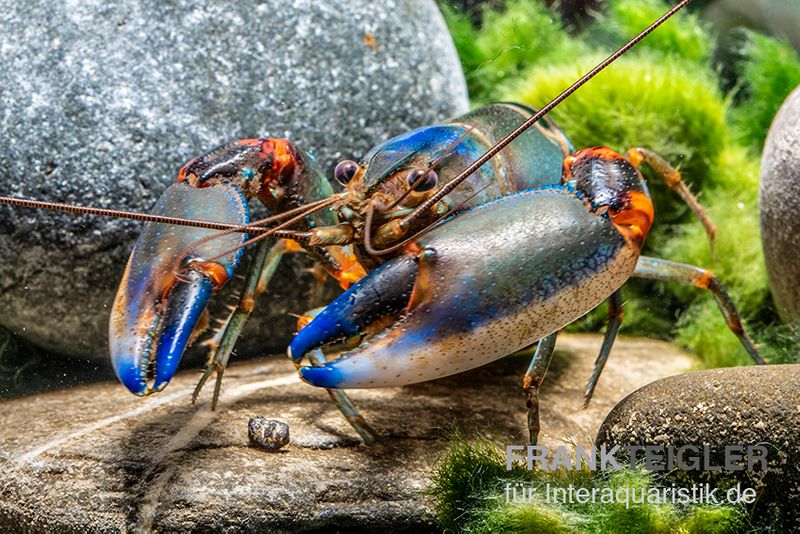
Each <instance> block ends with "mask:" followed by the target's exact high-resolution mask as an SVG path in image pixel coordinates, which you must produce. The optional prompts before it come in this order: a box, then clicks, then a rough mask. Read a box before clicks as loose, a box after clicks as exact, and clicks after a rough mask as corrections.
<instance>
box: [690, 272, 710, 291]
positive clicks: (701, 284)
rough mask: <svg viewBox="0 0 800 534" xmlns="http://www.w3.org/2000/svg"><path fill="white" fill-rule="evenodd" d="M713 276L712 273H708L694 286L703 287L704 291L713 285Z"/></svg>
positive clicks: (696, 281)
mask: <svg viewBox="0 0 800 534" xmlns="http://www.w3.org/2000/svg"><path fill="white" fill-rule="evenodd" d="M713 276H714V275H713V274H712V273H711V271H706V272H704V273H703V275H702V276H701V277H700V278H698V279H697V280H695V281H694V285H695V286H697V287H701V288H703V289H707V288H708V286H709V285H710V284H711V278H712V277H713Z"/></svg>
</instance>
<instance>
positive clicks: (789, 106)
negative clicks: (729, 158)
mask: <svg viewBox="0 0 800 534" xmlns="http://www.w3.org/2000/svg"><path fill="white" fill-rule="evenodd" d="M759 209H760V211H761V241H762V244H763V246H764V259H765V261H766V263H767V274H768V275H769V285H770V289H772V296H773V298H774V299H775V304H776V305H777V307H778V311H779V313H780V314H781V317H782V318H783V320H784V321H798V320H800V284H798V283H797V280H800V253H798V251H800V88H797V89H795V90H794V92H793V93H792V94H791V95H789V97H788V98H787V99H786V102H784V103H783V106H782V107H781V109H780V111H778V114H777V115H776V116H775V120H774V121H773V122H772V126H771V127H770V130H769V135H767V141H766V143H765V144H764V154H763V156H762V159H761V184H760V190H759Z"/></svg>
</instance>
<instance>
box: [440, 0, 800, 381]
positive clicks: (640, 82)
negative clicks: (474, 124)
mask: <svg viewBox="0 0 800 534" xmlns="http://www.w3.org/2000/svg"><path fill="white" fill-rule="evenodd" d="M667 6H668V4H667V3H665V2H662V1H661V0H612V1H610V2H608V3H607V4H606V10H605V13H604V14H603V15H601V16H600V18H598V20H597V21H596V22H595V23H594V24H590V25H589V26H588V28H587V29H586V31H584V32H583V33H580V34H577V35H576V34H574V33H570V32H569V31H566V30H565V29H563V28H561V27H560V25H559V23H558V22H557V18H556V17H555V16H554V15H553V13H551V12H550V11H548V10H547V9H546V8H544V7H542V6H541V4H540V3H539V2H538V1H537V0H513V1H512V2H509V4H508V7H507V9H506V10H504V11H502V12H487V13H484V16H483V20H484V24H483V26H482V27H481V28H475V27H474V26H473V25H472V24H471V23H470V22H469V21H468V20H467V19H466V18H464V17H459V16H458V15H457V14H455V13H451V15H450V16H448V21H449V22H450V24H451V28H453V31H454V35H455V39H456V43H457V46H458V48H459V51H460V53H461V55H462V61H464V67H465V71H466V74H467V77H468V80H469V84H470V91H471V95H472V98H473V102H474V103H475V104H476V105H477V104H480V103H484V102H486V101H490V100H516V101H521V102H524V103H527V104H530V105H533V106H542V105H544V104H545V103H546V102H548V101H549V100H550V99H551V98H552V97H554V96H555V95H557V94H558V93H559V92H560V91H561V90H563V89H564V88H566V87H567V86H569V85H570V84H571V83H572V82H574V81H575V80H576V79H577V78H578V77H579V76H580V75H581V74H583V73H585V72H586V71H587V70H588V69H590V68H591V67H593V66H594V65H595V64H596V63H597V62H598V61H599V60H600V59H602V58H603V57H605V56H606V55H607V54H608V53H609V51H610V50H612V49H613V48H616V47H617V46H619V45H621V44H622V43H623V42H625V40H627V39H628V38H630V37H631V36H633V35H635V34H636V33H637V32H639V31H640V30H641V29H642V28H644V27H645V26H646V25H647V24H648V23H650V22H651V21H652V20H654V19H655V18H657V17H658V16H660V15H661V14H662V13H663V12H664V11H665V10H666V8H667ZM716 47H717V42H716V39H715V37H714V36H713V34H712V33H711V32H710V31H709V30H708V29H707V28H706V27H704V25H703V24H702V23H701V22H700V20H699V18H698V17H697V16H696V15H694V14H691V13H686V12H682V13H679V14H678V15H677V16H676V17H675V19H673V20H671V21H669V22H667V23H666V24H665V25H663V26H662V27H661V28H659V29H658V30H656V31H655V32H653V33H652V34H651V35H650V36H648V37H647V38H646V39H645V40H644V41H643V42H642V43H641V44H640V45H639V46H638V47H637V48H636V49H635V50H634V51H632V52H631V53H630V54H628V55H627V56H626V57H624V58H622V59H621V60H619V61H618V62H617V63H616V64H615V65H613V66H611V67H610V68H609V69H608V70H606V71H605V72H603V73H601V74H600V75H599V76H598V77H597V78H595V79H594V80H592V81H590V82H589V83H588V84H586V85H585V86H584V87H582V88H581V89H579V90H578V91H577V92H576V93H575V94H573V95H572V96H571V97H570V98H569V99H567V100H566V101H565V102H564V103H562V104H561V105H560V106H559V107H558V108H556V109H555V110H554V111H553V113H552V116H553V118H554V119H555V120H556V121H557V123H558V124H559V125H560V126H561V127H562V129H563V130H564V131H565V132H566V133H567V135H569V136H570V137H571V138H572V140H573V142H574V144H575V146H576V147H579V148H580V147H587V146H595V145H607V146H610V147H612V148H614V149H616V150H618V151H624V150H626V149H627V148H629V147H631V146H643V147H647V148H650V149H652V150H655V151H656V152H658V153H660V154H661V155H662V156H664V157H665V158H666V159H667V160H668V161H670V162H671V163H673V164H674V165H676V166H678V167H679V168H680V169H681V172H682V175H683V177H684V180H685V181H686V182H687V183H688V184H689V185H690V187H691V189H692V190H693V191H695V192H697V193H698V194H699V195H700V200H701V202H702V203H703V205H704V206H705V207H706V208H707V210H708V212H709V213H710V215H711V217H712V219H713V220H714V222H715V223H716V225H717V229H718V232H717V254H716V257H712V256H711V253H710V249H709V243H708V239H707V238H706V236H705V234H704V229H703V227H702V226H701V225H700V224H699V222H698V221H696V220H695V218H694V217H693V214H692V213H691V212H690V210H689V209H688V208H687V207H686V206H685V205H683V203H682V202H681V201H680V199H679V198H678V197H677V195H675V193H673V192H672V191H670V190H669V189H668V188H667V187H666V186H665V185H664V184H662V183H661V182H660V180H659V179H658V178H657V177H655V176H653V175H652V174H651V173H649V170H648V169H647V168H646V167H645V168H643V171H644V173H645V176H646V177H647V178H648V184H649V187H650V190H651V193H652V195H653V199H654V202H655V207H656V222H655V225H654V227H653V229H652V231H651V233H650V236H649V237H648V241H647V244H646V248H645V253H646V254H649V255H652V256H657V257H662V258H666V259H670V260H674V261H680V262H684V263H691V264H694V265H699V266H703V267H707V268H710V269H712V270H713V271H714V272H715V273H716V274H717V276H718V278H719V279H720V280H721V281H722V282H723V284H724V285H725V286H726V287H727V288H728V290H729V293H730V294H731V296H732V298H733V299H734V301H735V302H736V303H737V305H738V307H739V310H740V311H741V312H742V315H743V316H744V317H745V319H747V320H748V323H747V327H748V330H749V331H750V332H751V334H752V335H753V337H754V338H756V339H757V340H759V341H761V343H762V350H763V351H764V352H765V353H774V354H775V355H776V356H775V358H778V359H781V361H784V360H786V359H787V358H790V357H789V356H788V355H789V354H791V353H792V351H793V348H792V347H800V336H794V335H789V334H786V333H785V332H783V333H778V334H776V333H775V332H778V330H776V329H777V328H778V325H777V322H778V321H777V315H776V313H775V310H774V304H773V303H772V300H771V298H770V296H769V290H768V285H767V278H766V273H765V268H764V260H763V256H762V251H761V244H760V237H759V232H758V229H759V217H758V168H759V160H760V158H759V156H758V154H757V153H756V151H757V150H759V149H760V146H761V143H762V142H763V139H764V136H765V135H766V131H767V128H768V126H769V124H770V122H771V120H772V117H773V116H774V113H775V111H776V110H777V109H778V107H779V106H780V104H781V103H782V101H783V99H784V98H785V96H786V95H787V94H788V93H789V91H790V90H791V89H792V88H793V87H794V86H796V85H797V84H799V83H800V61H799V60H798V57H797V54H796V53H795V52H794V51H792V50H791V49H790V48H789V46H788V45H787V44H785V43H784V42H782V41H777V40H775V39H772V38H769V37H765V36H761V35H757V34H750V36H749V38H748V41H747V46H746V47H745V48H744V50H743V54H744V63H743V66H742V68H741V69H740V70H741V79H740V81H739V84H738V85H737V93H736V98H733V95H728V94H725V93H724V92H723V91H722V90H721V89H720V87H721V86H722V85H723V84H722V82H721V80H720V78H719V75H718V73H717V71H716V69H715V67H714V66H713V65H712V62H711V59H710V58H711V57H712V56H713V54H714V50H715V48H716ZM623 293H624V299H625V301H626V310H625V321H624V323H623V326H622V331H623V332H625V333H629V334H641V335H648V336H651V337H659V338H667V337H669V336H675V339H676V340H677V341H678V342H679V343H680V344H682V345H684V346H686V347H688V348H690V349H691V350H693V351H695V352H696V353H697V354H698V355H699V356H700V357H701V358H702V360H703V364H704V365H706V366H723V365H740V364H744V363H747V362H749V358H748V357H747V355H746V353H745V351H744V350H743V349H742V348H741V346H740V345H739V343H738V340H737V339H736V337H735V336H734V335H733V334H732V333H731V332H730V331H729V329H728V328H727V325H726V324H725V321H724V320H723V318H722V316H721V314H720V313H719V311H718V310H717V307H716V304H715V302H714V300H713V298H712V297H711V296H710V295H708V294H706V293H705V292H703V291H702V290H699V289H697V288H694V287H687V286H681V285H680V284H665V283H656V282H652V281H639V280H633V281H631V282H629V283H628V284H626V286H625V289H624V292H623ZM604 320H605V312H604V310H596V311H595V312H593V313H591V314H589V315H588V316H587V317H586V318H584V319H583V320H581V321H579V322H578V323H577V324H576V325H573V326H572V327H571V329H572V330H574V329H583V330H590V331H597V330H599V329H601V328H602V324H603V323H604ZM781 332H782V331H781ZM774 344H777V346H775V347H773V345H774ZM794 352H795V353H797V352H800V351H794Z"/></svg>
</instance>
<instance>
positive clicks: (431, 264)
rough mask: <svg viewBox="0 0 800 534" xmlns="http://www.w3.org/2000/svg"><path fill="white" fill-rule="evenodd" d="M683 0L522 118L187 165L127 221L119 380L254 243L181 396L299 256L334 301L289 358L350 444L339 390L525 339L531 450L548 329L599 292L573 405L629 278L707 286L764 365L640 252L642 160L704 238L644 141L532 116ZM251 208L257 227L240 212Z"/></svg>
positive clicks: (201, 321) (202, 303)
mask: <svg viewBox="0 0 800 534" xmlns="http://www.w3.org/2000/svg"><path fill="white" fill-rule="evenodd" d="M687 2H688V0H684V1H683V2H681V3H680V4H679V5H677V6H676V7H675V8H673V9H672V10H671V11H670V12H669V13H668V14H666V15H665V16H664V17H662V18H661V19H659V21H657V22H656V23H654V25H652V26H651V27H649V28H648V29H647V30H645V31H644V32H643V33H642V34H640V36H638V37H637V38H635V39H634V40H632V41H631V42H629V43H628V44H627V45H625V47H623V48H622V49H620V51H618V52H617V53H615V54H613V55H612V56H611V57H609V59H607V60H606V61H604V62H603V63H601V65H599V66H598V67H597V68H596V69H594V70H593V71H592V72H590V73H589V74H587V76H584V78H582V79H581V80H579V82H577V83H576V84H575V85H573V87H571V88H570V89H569V90H568V91H565V93H563V94H562V95H560V96H559V97H558V98H557V99H556V100H554V101H553V102H551V103H550V104H548V105H547V106H545V108H543V109H542V110H540V111H539V112H537V111H535V110H533V109H530V108H527V107H525V106H522V105H519V104H511V103H501V104H492V105H489V106H486V107H482V108H480V109H477V110H475V111H472V112H470V113H468V114H466V115H462V116H460V117H456V118H453V119H451V120H448V121H445V122H443V123H441V124H437V125H433V126H427V127H423V128H419V129H416V130H413V131H411V132H408V133H405V134H402V135H400V136H397V137H395V138H393V139H390V140H388V141H386V142H384V143H381V144H379V145H377V146H376V147H374V148H373V149H372V150H370V151H369V153H368V154H367V155H366V156H365V157H364V159H363V161H361V162H360V163H357V162H354V161H343V162H340V163H339V164H338V165H337V166H336V169H335V171H334V179H335V180H329V179H328V177H326V176H325V175H324V173H322V172H321V171H320V170H319V169H318V168H317V165H316V163H315V161H314V159H313V158H312V157H310V156H309V155H308V154H307V153H306V152H304V151H303V150H301V149H300V148H299V147H297V146H295V145H294V144H293V143H292V142H290V141H288V140H285V139H273V138H260V139H247V140H240V141H235V142H232V143H229V144H226V145H224V146H221V147H219V148H216V149H214V150H212V151H211V152H209V153H207V154H205V155H203V156H201V157H199V158H197V159H195V160H193V161H191V162H189V163H187V164H186V165H185V166H184V167H183V168H182V169H181V170H180V172H179V175H178V181H177V183H175V184H173V185H172V186H171V187H169V188H168V189H167V190H166V192H165V193H164V194H163V195H162V197H161V198H160V199H159V200H158V202H157V203H156V205H155V207H154V209H153V213H152V215H151V216H146V217H141V216H139V217H138V218H144V219H146V220H149V221H150V222H148V223H147V225H146V226H145V228H144V230H143V232H142V234H141V235H140V237H139V239H138V240H137V242H136V244H135V246H134V249H133V252H132V254H131V257H130V260H129V262H128V266H127V268H126V269H125V273H124V275H123V278H122V282H121V284H120V287H119V290H118V293H117V297H116V300H115V303H114V307H113V310H112V313H111V319H110V325H109V334H110V352H111V359H112V362H113V365H114V369H115V371H116V373H117V376H118V377H119V379H120V381H121V382H122V383H123V384H124V385H125V386H126V387H127V388H128V389H129V390H130V391H131V392H133V393H135V394H137V395H147V394H150V393H153V392H155V391H159V390H161V389H163V388H164V387H165V386H166V385H167V384H168V382H169V381H170V379H171V378H172V376H173V374H174V373H175V371H176V369H177V367H178V363H179V361H180V359H181V356H182V355H183V353H184V351H185V349H186V348H187V346H188V345H189V344H190V343H191V342H192V341H193V339H194V338H195V337H196V336H197V334H198V332H200V331H202V330H203V329H205V327H206V326H207V320H206V315H207V312H206V308H207V306H208V304H209V301H210V299H211V298H212V296H213V295H214V294H215V293H217V292H218V291H219V290H220V289H221V288H222V287H223V286H224V285H225V284H226V283H227V282H228V280H230V278H231V277H232V275H233V273H234V271H235V270H236V269H237V267H238V264H239V262H240V259H241V256H242V250H243V249H244V247H246V246H248V245H250V244H256V243H257V247H256V250H255V252H254V254H253V255H252V258H251V260H250V267H249V270H248V271H247V275H246V278H245V283H244V287H243V289H242V293H241V296H240V298H239V304H238V306H237V307H236V308H235V309H234V310H233V311H232V312H231V313H230V315H229V316H228V317H227V320H226V321H225V323H224V324H223V326H222V328H221V329H220V330H219V331H218V332H217V333H216V334H215V335H214V338H213V342H212V348H213V350H212V355H211V357H210V360H209V364H208V366H207V368H206V371H205V373H204V375H203V377H202V378H201V380H200V382H199V384H198V386H197V389H196V391H195V398H196V396H197V394H198V393H199V391H200V389H201V388H202V386H203V384H204V383H205V381H206V380H207V379H208V378H209V377H210V376H211V375H212V374H213V373H214V372H216V373H217V383H216V388H215V391H214V402H216V399H217V396H218V394H219V387H220V381H221V379H222V375H223V371H224V369H225V367H226V365H227V363H228V359H229V357H230V354H231V351H232V349H233V346H234V344H235V342H236V339H237V338H238V336H239V333H240V332H241V329H242V326H243V325H244V323H245V321H246V320H247V317H248V316H249V314H250V313H251V312H252V310H253V307H254V303H255V301H256V297H257V296H258V295H259V294H260V293H262V292H263V291H265V290H266V288H267V285H268V282H269V280H270V277H271V276H272V274H273V273H274V271H275V268H276V266H277V265H278V263H279V262H280V260H281V258H282V257H283V255H285V254H286V253H289V252H294V251H304V252H305V253H307V254H309V255H310V256H311V257H313V258H314V259H315V260H316V261H317V262H318V264H319V265H321V266H322V267H323V268H324V269H325V271H327V272H328V273H329V274H330V275H331V276H332V277H334V278H335V279H336V280H337V281H338V283H339V284H340V286H341V287H342V288H343V289H344V290H345V291H344V293H342V294H341V295H340V296H339V297H338V298H336V299H335V300H334V301H333V302H331V303H330V304H329V305H328V306H326V307H325V308H323V309H321V310H315V311H312V312H309V313H308V314H306V315H304V316H303V317H301V319H300V322H299V325H298V333H297V335H296V336H295V337H294V339H293V340H292V342H291V344H290V345H289V348H288V354H289V357H290V358H291V359H292V361H293V362H295V364H296V365H297V366H298V369H299V373H300V375H301V377H302V379H303V380H305V381H306V382H308V383H309V384H311V385H314V386H319V387H324V388H328V390H329V392H330V393H331V396H332V398H333V399H334V401H335V402H336V403H337V405H338V406H339V408H340V409H341V411H342V412H343V413H344V415H345V416H346V417H347V419H348V420H349V421H350V422H351V423H352V424H353V426H354V428H355V429H356V430H357V431H358V433H359V434H360V435H361V436H362V438H363V439H364V440H365V441H366V442H372V441H373V440H374V439H375V433H374V431H373V430H372V429H371V428H370V427H369V425H368V424H367V423H366V421H364V419H363V418H362V417H361V416H360V415H359V414H358V412H357V411H356V410H355V408H354V407H353V406H352V404H351V403H350V401H349V399H348V398H347V396H346V394H345V393H344V392H343V391H341V389H342V388H369V387H385V386H402V385H406V384H413V383H416V382H422V381H427V380H433V379H436V378H440V377H444V376H448V375H451V374H454V373H458V372H462V371H466V370H468V369H472V368H475V367H478V366H481V365H484V364H486V363H488V362H491V361H494V360H497V359H499V358H502V357H504V356H507V355H508V354H511V353H514V352H516V351H519V350H521V349H525V348H526V347H531V346H535V345H536V344H537V342H538V346H537V348H536V351H535V353H534V356H533V359H532V361H531V364H530V366H529V368H528V371H527V372H526V374H525V376H524V379H523V387H524V390H525V393H526V397H527V405H528V427H529V434H530V439H531V442H532V443H535V442H536V439H537V435H538V431H539V416H538V402H539V401H538V388H539V386H540V384H541V382H542V380H543V378H544V375H545V373H546V371H547V367H548V364H549V362H550V358H551V356H552V353H553V348H554V345H555V339H556V336H557V334H558V332H559V331H560V330H561V329H563V328H564V327H565V326H567V325H569V324H570V323H571V322H573V321H575V320H576V319H578V318H580V317H581V316H583V315H585V314H586V313H588V312H589V311H591V310H592V309H594V308H595V307H596V306H598V305H599V304H601V303H602V302H603V301H605V300H606V299H608V301H609V323H608V328H607V330H606V334H605V339H604V342H603V345H602V347H601V350H600V354H599V355H598V357H597V362H596V367H595V371H594V373H593V375H592V377H591V378H590V380H589V383H588V385H587V388H586V394H585V401H586V402H588V401H589V399H590V398H591V396H592V392H593V391H594V388H595V386H596V384H597V381H598V378H599V377H600V374H601V372H602V370H603V366H604V365H605V362H606V359H607V358H608V355H609V352H610V350H611V346H612V344H613V342H614V338H615V336H616V334H617V331H618V329H619V326H620V323H621V320H622V301H621V297H620V288H621V286H622V285H623V284H624V283H625V282H626V281H627V280H628V279H629V278H631V277H641V278H652V279H658V280H666V281H673V282H679V283H686V284H692V285H695V286H697V287H700V288H703V289H707V290H709V291H711V292H712V293H713V294H714V296H715V298H716V299H717V302H718V304H719V307H720V310H721V311H722V313H723V315H724V316H725V318H726V320H727V323H728V325H729V327H730V329H731V331H732V332H733V333H734V334H735V335H736V336H737V337H738V338H739V340H740V341H741V343H742V345H744V347H745V348H746V349H747V351H748V352H749V353H750V354H751V356H752V357H753V359H754V360H755V361H756V362H757V363H763V361H762V359H761V358H760V356H759V355H758V352H757V350H756V348H755V347H754V345H753V343H752V342H751V340H750V338H749V337H748V335H747V334H746V333H745V330H744V328H743V326H742V322H741V320H740V318H739V314H738V313H737V311H736V308H735V306H734V304H733V302H732V301H731V299H730V298H729V296H728V294H727V293H726V291H725V289H724V288H723V286H722V285H721V284H720V282H719V281H718V280H717V279H716V278H715V277H714V276H713V275H712V273H711V272H710V271H708V270H705V269H702V268H699V267H694V266H690V265H683V264H679V263H675V262H671V261H667V260H662V259H656V258H650V257H645V256H642V255H641V250H642V246H643V244H644V242H645V239H646V237H647V234H648V231H649V230H650V227H651V225H652V224H653V219H654V213H653V205H652V202H651V200H650V194H649V192H648V189H647V186H646V184H645V181H644V179H643V178H642V175H641V174H640V172H639V170H638V167H639V165H641V164H642V163H647V164H649V165H650V166H651V167H652V168H653V169H654V170H655V171H656V173H657V174H658V175H660V176H662V177H663V178H664V179H665V180H666V182H667V183H668V184H669V185H670V187H672V188H673V189H674V190H675V191H677V192H678V193H679V194H680V196H681V197H682V198H683V199H684V200H685V201H686V202H687V203H688V204H689V206H690V207H691V208H692V209H693V210H694V212H695V213H696V214H697V215H698V217H699V218H700V219H701V221H702V222H703V224H704V225H705V227H706V229H707V231H708V233H709V235H710V237H711V239H712V243H713V237H714V227H713V224H712V223H711V221H710V220H709V219H708V217H707V216H706V214H705V212H704V211H703V209H702V207H701V206H700V204H699V203H698V202H697V199H696V198H695V197H694V196H693V195H692V194H691V192H690V191H689V190H688V188H687V187H686V186H685V185H684V183H683V181H682V180H681V176H680V173H679V172H678V171H676V170H675V169H673V168H672V167H671V166H670V165H669V164H668V163H667V162H666V161H664V160H663V159H662V158H660V157H659V156H658V155H657V154H654V153H652V152H650V151H648V150H646V149H637V148H634V149H631V150H630V151H628V152H627V153H626V155H625V156H623V155H621V154H618V153H616V152H614V151H613V150H611V149H609V148H605V147H594V148H587V149H583V150H578V151H575V150H574V149H573V147H572V144H571V143H570V141H569V139H568V138H567V136H566V135H565V134H564V133H563V132H562V131H561V130H560V129H559V128H558V127H557V126H556V125H555V124H554V123H553V122H552V121H551V120H549V119H547V118H546V117H544V115H545V113H547V112H548V111H549V110H550V109H552V108H553V107H555V105H557V104H558V103H559V102H560V101H562V100H563V99H564V98H566V97H567V96H568V95H569V94H571V92H572V91H574V90H575V89H577V87H579V86H580V85H581V84H582V83H583V82H585V81H586V80H588V79H589V78H590V77H591V76H592V75H594V74H595V73H596V72H597V71H599V70H600V69H601V68H604V67H605V66H606V65H608V64H610V63H611V62H612V61H613V60H614V59H616V57H619V55H621V54H622V53H624V52H625V51H626V50H627V49H628V48H630V47H631V46H633V45H634V44H635V43H636V42H638V40H640V39H641V38H642V37H643V36H644V35H646V34H647V33H649V31H651V30H652V29H653V28H654V27H655V26H656V25H658V24H660V23H661V22H663V21H664V20H666V18H667V17H668V16H670V15H671V14H672V13H674V12H675V11H677V10H678V9H680V8H681V7H683V5H685V4H686V3H687ZM512 141H513V142H512ZM501 149H502V152H501ZM252 198H257V199H259V200H260V201H261V202H262V203H263V204H264V205H265V206H266V207H267V209H268V210H269V212H270V214H271V215H270V217H268V218H266V219H262V220H259V221H251V220H250V216H249V208H248V201H249V200H250V199H252ZM0 201H3V202H6V203H16V204H23V205H29V206H34V207H48V206H43V205H42V204H43V203H38V204H39V205H38V206H37V203H36V202H35V201H25V202H27V204H25V202H23V201H20V200H18V199H17V200H15V199H7V198H0ZM50 207H52V206H50ZM83 211H84V212H89V213H99V214H113V215H124V214H120V213H119V212H116V213H102V212H103V211H104V210H83ZM204 221H216V222H215V223H207V222H204ZM304 362H305V364H304Z"/></svg>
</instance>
